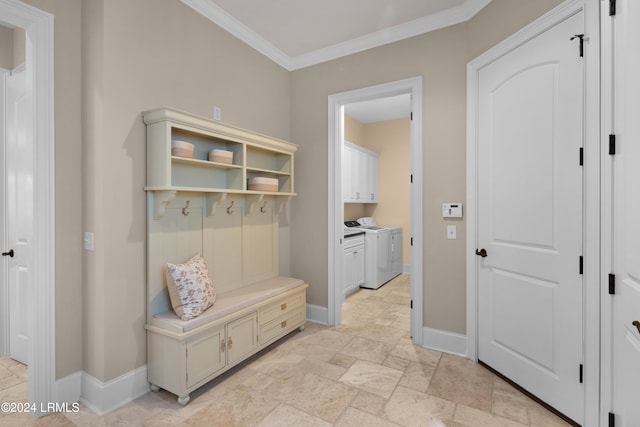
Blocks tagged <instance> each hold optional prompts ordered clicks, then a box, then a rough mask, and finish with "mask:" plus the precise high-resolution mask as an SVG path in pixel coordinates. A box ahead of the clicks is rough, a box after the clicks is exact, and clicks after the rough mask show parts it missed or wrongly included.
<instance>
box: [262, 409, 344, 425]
mask: <svg viewBox="0 0 640 427" xmlns="http://www.w3.org/2000/svg"><path fill="white" fill-rule="evenodd" d="M331 425H333V424H331V423H328V422H326V421H324V420H322V419H321V418H318V417H314V416H313V415H309V414H307V413H306V412H303V411H301V410H299V409H296V408H293V407H291V406H289V405H285V404H280V405H279V406H278V407H277V408H276V409H274V410H273V412H271V413H270V414H269V415H267V416H266V417H265V418H264V419H263V420H262V421H260V422H259V423H258V424H257V427H282V426H305V427H329V426H331Z"/></svg>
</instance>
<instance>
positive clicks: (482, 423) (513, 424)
mask: <svg viewBox="0 0 640 427" xmlns="http://www.w3.org/2000/svg"><path fill="white" fill-rule="evenodd" d="M453 420H454V421H456V422H458V423H460V424H462V425H465V426H469V427H523V426H526V425H527V424H522V423H519V422H517V421H513V420H510V419H507V418H502V417H500V416H498V415H494V414H490V413H488V412H484V411H481V410H479V409H475V408H470V407H468V406H464V405H458V406H457V407H456V412H455V415H454V417H453Z"/></svg>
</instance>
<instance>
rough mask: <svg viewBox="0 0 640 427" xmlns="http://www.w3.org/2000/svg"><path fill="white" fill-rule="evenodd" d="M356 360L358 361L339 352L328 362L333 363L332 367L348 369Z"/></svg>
mask: <svg viewBox="0 0 640 427" xmlns="http://www.w3.org/2000/svg"><path fill="white" fill-rule="evenodd" d="M356 360H358V359H356V358H355V357H353V356H351V355H349V354H345V353H341V352H340V353H336V354H334V355H333V357H332V358H331V359H330V360H329V363H333V364H334V365H336V366H341V367H343V368H349V367H350V366H351V365H353V362H355V361H356Z"/></svg>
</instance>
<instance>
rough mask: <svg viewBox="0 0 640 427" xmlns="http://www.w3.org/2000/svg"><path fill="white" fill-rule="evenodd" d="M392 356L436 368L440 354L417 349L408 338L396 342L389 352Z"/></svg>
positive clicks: (425, 349) (420, 348)
mask: <svg viewBox="0 0 640 427" xmlns="http://www.w3.org/2000/svg"><path fill="white" fill-rule="evenodd" d="M391 355H392V356H396V357H399V358H402V359H406V360H410V361H413V362H419V363H424V364H425V365H429V366H436V365H437V364H438V361H439V360H440V357H441V355H442V353H440V352H439V351H435V350H429V349H427V348H422V347H418V346H416V345H415V344H413V342H412V341H411V340H410V339H408V338H402V339H400V340H399V341H398V343H397V344H396V346H395V348H394V349H393V350H392V351H391Z"/></svg>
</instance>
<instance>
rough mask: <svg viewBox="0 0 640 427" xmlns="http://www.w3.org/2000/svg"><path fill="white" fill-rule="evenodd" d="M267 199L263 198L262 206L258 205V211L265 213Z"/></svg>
mask: <svg viewBox="0 0 640 427" xmlns="http://www.w3.org/2000/svg"><path fill="white" fill-rule="evenodd" d="M266 208H267V201H266V200H265V201H264V203H263V204H262V206H261V207H260V212H262V213H265V212H266V211H267V209H266Z"/></svg>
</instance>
